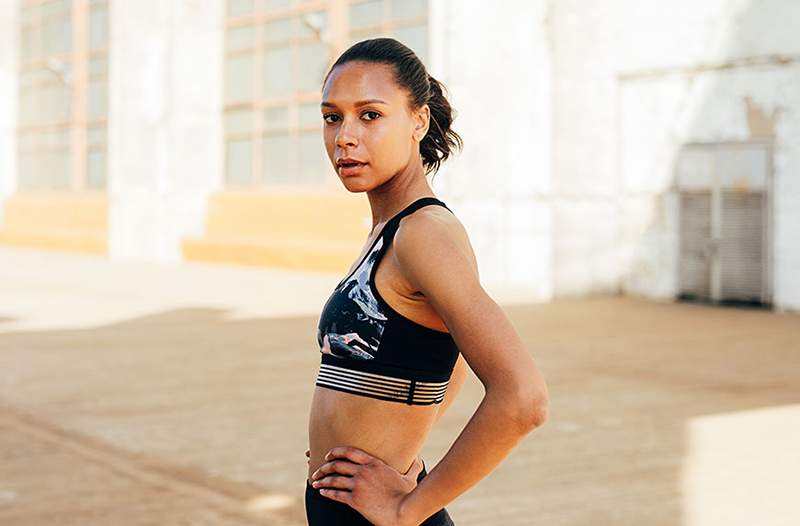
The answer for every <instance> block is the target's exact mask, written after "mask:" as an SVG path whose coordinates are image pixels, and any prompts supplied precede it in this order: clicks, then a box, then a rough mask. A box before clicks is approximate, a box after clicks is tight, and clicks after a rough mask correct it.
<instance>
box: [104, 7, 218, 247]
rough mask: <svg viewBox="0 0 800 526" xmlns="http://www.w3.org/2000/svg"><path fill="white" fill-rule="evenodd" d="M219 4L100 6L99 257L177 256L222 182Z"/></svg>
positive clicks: (195, 233) (200, 224) (201, 222)
mask: <svg viewBox="0 0 800 526" xmlns="http://www.w3.org/2000/svg"><path fill="white" fill-rule="evenodd" d="M224 21H225V17H224V13H223V2H203V1H199V0H174V1H170V2H163V1H160V0H140V1H137V2H111V3H110V24H111V28H110V29H111V43H110V78H109V83H110V86H109V137H108V142H109V184H108V191H109V209H110V212H109V257H111V258H112V259H147V260H161V261H169V262H175V263H177V262H179V261H181V260H182V256H181V239H182V238H184V237H186V236H194V237H200V236H201V235H202V233H203V229H204V222H205V218H206V207H207V202H208V199H207V198H208V195H209V194H210V193H211V192H213V191H216V190H218V189H220V188H221V187H222V185H223V169H222V94H221V90H222V74H223V73H222V72H223V67H222V56H223V24H224Z"/></svg>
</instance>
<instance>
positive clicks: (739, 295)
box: [718, 189, 765, 302]
mask: <svg viewBox="0 0 800 526" xmlns="http://www.w3.org/2000/svg"><path fill="white" fill-rule="evenodd" d="M721 197H722V200H721V218H722V221H721V225H720V226H721V237H720V240H719V254H718V257H719V261H720V274H721V275H720V282H721V283H720V285H721V286H720V288H721V290H720V300H723V301H746V302H761V301H764V274H765V272H764V267H765V261H764V259H765V258H764V217H765V213H764V208H765V207H764V193H763V192H740V191H735V190H724V189H723V190H722V195H721Z"/></svg>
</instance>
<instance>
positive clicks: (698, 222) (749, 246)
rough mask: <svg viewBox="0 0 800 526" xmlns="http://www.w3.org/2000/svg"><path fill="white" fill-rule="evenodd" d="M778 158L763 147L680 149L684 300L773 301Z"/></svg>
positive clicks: (678, 178)
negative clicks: (773, 171) (772, 200)
mask: <svg viewBox="0 0 800 526" xmlns="http://www.w3.org/2000/svg"><path fill="white" fill-rule="evenodd" d="M771 155H772V150H771V146H770V144H768V143H763V142H745V143H707V144H690V145H686V146H685V147H684V148H683V150H682V151H681V153H680V155H679V156H678V159H677V162H676V174H675V176H676V177H675V179H676V186H677V189H678V191H679V196H680V255H679V258H680V259H679V269H678V272H679V277H678V284H679V290H678V295H679V297H682V298H692V299H705V300H710V301H715V302H748V303H769V302H770V301H771V284H770V279H771V278H770V276H771V273H770V251H771V248H770V246H771V241H770V236H771V230H772V228H771V213H772V212H771V206H770V194H771V177H770V174H771Z"/></svg>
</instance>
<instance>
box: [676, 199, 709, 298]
mask: <svg viewBox="0 0 800 526" xmlns="http://www.w3.org/2000/svg"><path fill="white" fill-rule="evenodd" d="M680 199H681V201H680V214H681V219H680V267H679V272H680V276H679V280H678V283H679V289H680V290H679V293H680V295H681V296H688V297H692V298H697V299H708V298H710V296H711V267H710V259H709V244H710V241H711V192H708V191H706V192H682V193H681V196H680Z"/></svg>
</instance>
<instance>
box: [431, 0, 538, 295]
mask: <svg viewBox="0 0 800 526" xmlns="http://www.w3.org/2000/svg"><path fill="white" fill-rule="evenodd" d="M546 4H547V2H546V1H544V0H541V1H530V0H528V1H525V0H509V1H506V2H504V3H503V7H504V8H503V9H497V6H496V5H495V4H493V3H491V2H475V3H472V4H470V6H469V8H465V6H464V3H463V2H461V1H459V0H432V1H431V13H430V18H429V20H430V38H431V64H429V65H428V67H429V70H430V72H431V74H432V75H433V76H434V77H436V78H438V79H439V80H442V81H443V82H444V83H445V85H446V86H447V88H448V90H449V93H450V102H451V104H452V105H453V107H454V108H455V110H456V111H457V112H458V115H457V116H456V119H455V121H454V122H453V129H455V130H456V132H458V133H459V134H460V135H461V137H462V138H463V140H464V150H463V152H461V153H460V154H459V155H457V156H455V157H454V158H451V159H449V160H448V161H446V162H445V163H444V164H443V165H442V167H441V168H440V170H439V172H438V173H437V175H436V176H435V178H434V179H433V186H434V189H435V190H436V191H437V192H439V193H440V195H441V196H442V198H443V199H444V200H445V201H446V202H447V203H448V205H450V206H451V208H453V210H454V212H456V214H458V215H459V217H460V219H461V220H462V222H463V223H464V225H465V227H466V228H467V231H468V233H469V235H470V240H471V242H472V244H473V248H474V250H475V253H476V257H477V258H478V267H479V271H480V277H481V282H482V284H483V285H484V287H485V288H486V289H487V290H489V291H490V292H492V293H495V294H496V295H497V296H498V297H502V299H503V300H504V301H546V300H549V299H550V297H551V295H552V287H551V284H552V272H553V269H552V255H551V251H550V247H551V236H552V234H551V230H552V228H551V227H552V219H551V214H552V212H551V206H550V201H549V195H550V192H551V189H552V181H551V176H550V175H551V169H550V155H551V145H550V98H551V85H550V67H551V66H550V54H549V51H548V49H547V42H546V39H545V36H544V32H543V30H542V28H543V24H544V17H545V14H546V11H545V9H546Z"/></svg>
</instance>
